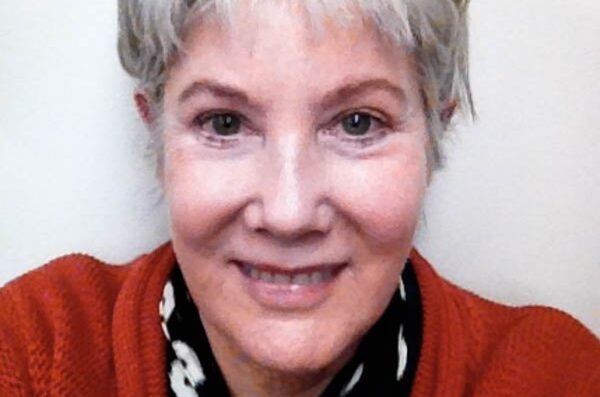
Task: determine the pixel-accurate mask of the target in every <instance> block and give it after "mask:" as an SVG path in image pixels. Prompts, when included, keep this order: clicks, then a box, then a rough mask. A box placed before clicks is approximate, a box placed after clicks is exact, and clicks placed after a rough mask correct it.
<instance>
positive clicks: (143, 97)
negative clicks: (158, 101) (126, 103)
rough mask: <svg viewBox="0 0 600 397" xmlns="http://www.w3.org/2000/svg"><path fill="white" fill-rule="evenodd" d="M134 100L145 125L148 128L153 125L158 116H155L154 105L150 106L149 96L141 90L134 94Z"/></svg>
mask: <svg viewBox="0 0 600 397" xmlns="http://www.w3.org/2000/svg"><path fill="white" fill-rule="evenodd" d="M133 100H134V101H135V107H136V108H137V112H138V115H139V116H140V118H141V119H142V121H143V122H144V124H146V126H150V125H152V124H153V123H154V121H155V119H156V115H155V114H154V111H153V109H152V105H151V104H150V99H149V97H148V94H146V93H145V92H144V91H142V90H140V89H138V90H135V93H134V94H133Z"/></svg>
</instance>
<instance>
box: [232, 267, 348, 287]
mask: <svg viewBox="0 0 600 397" xmlns="http://www.w3.org/2000/svg"><path fill="white" fill-rule="evenodd" d="M337 271H338V269H336V268H333V267H328V268H325V269H323V270H304V271H302V270H300V271H299V272H294V273H292V274H290V273H289V272H283V271H276V270H274V271H269V270H261V269H260V268H258V267H256V266H254V265H251V264H249V263H242V272H243V273H244V274H245V275H246V276H248V277H250V278H251V279H253V280H256V281H262V282H265V283H272V284H289V285H299V286H302V285H314V284H320V283H324V282H328V281H329V280H331V279H332V278H333V277H334V275H335V273H336V272H337Z"/></svg>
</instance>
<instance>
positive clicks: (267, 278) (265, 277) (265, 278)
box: [258, 271, 273, 283]
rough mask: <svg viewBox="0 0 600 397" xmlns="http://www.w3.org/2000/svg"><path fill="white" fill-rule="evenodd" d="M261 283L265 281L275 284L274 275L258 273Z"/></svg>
mask: <svg viewBox="0 0 600 397" xmlns="http://www.w3.org/2000/svg"><path fill="white" fill-rule="evenodd" d="M258 275H259V278H260V281H264V282H265V283H272V282H273V275H272V274H271V273H269V272H260V271H259V272H258Z"/></svg>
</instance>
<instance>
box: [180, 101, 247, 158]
mask: <svg viewBox="0 0 600 397" xmlns="http://www.w3.org/2000/svg"><path fill="white" fill-rule="evenodd" d="M249 125H250V124H249V122H248V121H247V120H246V119H245V118H244V116H242V115H241V114H238V113H236V112H234V111H229V110H225V109H224V110H211V111H207V112H204V113H201V114H199V115H197V116H196V117H195V118H194V119H193V120H192V122H191V128H192V129H193V131H195V132H196V133H197V137H198V138H201V139H202V140H203V141H204V142H205V143H206V145H207V146H210V147H215V148H219V149H228V148H232V147H234V146H237V145H238V144H239V143H240V142H241V141H242V140H244V139H245V138H248V137H249V135H252V134H251V129H250V128H249Z"/></svg>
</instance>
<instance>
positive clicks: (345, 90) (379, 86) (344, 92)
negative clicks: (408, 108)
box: [320, 78, 407, 108]
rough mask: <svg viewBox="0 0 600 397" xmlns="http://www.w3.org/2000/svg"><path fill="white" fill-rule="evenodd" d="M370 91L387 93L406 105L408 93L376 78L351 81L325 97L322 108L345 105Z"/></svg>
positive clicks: (321, 102)
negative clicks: (346, 102)
mask: <svg viewBox="0 0 600 397" xmlns="http://www.w3.org/2000/svg"><path fill="white" fill-rule="evenodd" d="M369 91H386V92H388V93H389V94H391V95H392V96H393V97H395V98H396V99H397V100H398V102H400V103H401V104H404V103H406V101H407V96H406V92H405V91H404V90H403V89H402V88H400V87H399V86H397V85H395V84H393V83H392V82H390V81H389V80H387V79H382V78H375V79H367V80H358V79H357V80H351V81H350V82H348V83H346V84H344V85H342V86H341V87H339V88H336V89H334V90H332V91H330V92H328V93H326V94H325V95H324V96H323V99H322V100H321V101H320V106H321V107H322V108H329V107H332V106H334V105H335V104H338V103H343V102H344V101H348V100H350V99H352V98H355V97H358V96H361V95H364V94H366V93H367V92H369Z"/></svg>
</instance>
